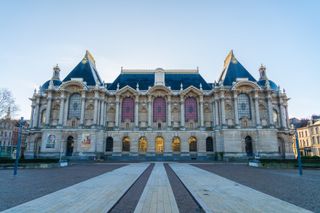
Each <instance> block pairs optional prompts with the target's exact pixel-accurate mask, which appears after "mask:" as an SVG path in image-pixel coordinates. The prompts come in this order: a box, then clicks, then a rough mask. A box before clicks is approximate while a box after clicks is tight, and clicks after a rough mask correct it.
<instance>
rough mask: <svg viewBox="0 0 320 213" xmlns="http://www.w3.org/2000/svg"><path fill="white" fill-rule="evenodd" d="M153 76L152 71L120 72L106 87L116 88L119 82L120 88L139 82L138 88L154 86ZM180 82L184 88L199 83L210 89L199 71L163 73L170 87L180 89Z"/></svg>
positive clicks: (132, 85)
mask: <svg viewBox="0 0 320 213" xmlns="http://www.w3.org/2000/svg"><path fill="white" fill-rule="evenodd" d="M154 78H155V74H154V73H152V72H148V73H143V72H142V71H141V73H134V74H133V73H121V74H120V75H119V76H118V77H117V78H116V80H115V81H114V82H113V83H112V84H110V85H108V86H107V88H108V89H109V90H116V89H117V85H118V84H119V88H120V89H121V88H122V87H125V86H127V85H128V86H130V87H132V88H134V89H136V87H137V83H139V89H141V90H147V89H148V88H149V86H150V87H152V86H154ZM181 83H182V85H183V88H184V89H185V88H187V87H189V86H194V87H196V88H198V89H199V88H200V84H201V85H202V89H204V90H210V89H212V87H211V85H210V84H208V83H207V82H206V81H205V80H204V79H203V78H202V76H201V75H200V74H199V73H179V72H176V73H165V86H167V87H171V89H173V90H180V87H181V86H180V85H181Z"/></svg>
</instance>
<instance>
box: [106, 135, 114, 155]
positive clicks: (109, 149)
mask: <svg viewBox="0 0 320 213" xmlns="http://www.w3.org/2000/svg"><path fill="white" fill-rule="evenodd" d="M112 151H113V138H112V137H107V140H106V152H112Z"/></svg>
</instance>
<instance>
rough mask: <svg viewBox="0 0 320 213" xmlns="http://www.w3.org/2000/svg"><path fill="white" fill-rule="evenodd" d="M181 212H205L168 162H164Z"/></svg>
mask: <svg viewBox="0 0 320 213" xmlns="http://www.w3.org/2000/svg"><path fill="white" fill-rule="evenodd" d="M164 168H165V169H166V172H167V175H168V178H169V181H170V185H171V188H172V191H173V194H174V197H175V199H176V202H177V205H178V209H179V211H180V212H204V211H203V209H202V208H201V206H200V205H199V204H198V203H197V201H196V200H195V199H194V198H193V197H192V195H191V193H190V192H189V191H188V190H187V188H186V187H185V186H184V185H183V183H182V182H181V181H180V179H179V178H178V176H177V175H176V174H175V173H174V171H173V170H172V169H171V167H170V166H169V165H168V163H165V164H164Z"/></svg>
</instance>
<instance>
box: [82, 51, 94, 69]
mask: <svg viewBox="0 0 320 213" xmlns="http://www.w3.org/2000/svg"><path fill="white" fill-rule="evenodd" d="M84 59H86V60H88V61H90V62H91V63H92V64H93V65H94V66H96V61H95V60H94V58H93V56H92V55H91V53H90V52H89V50H86V54H85V56H84ZM82 61H83V60H82Z"/></svg>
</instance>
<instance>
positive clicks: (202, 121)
mask: <svg viewBox="0 0 320 213" xmlns="http://www.w3.org/2000/svg"><path fill="white" fill-rule="evenodd" d="M200 128H202V129H203V128H204V116H203V96H202V95H201V96H200Z"/></svg>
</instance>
